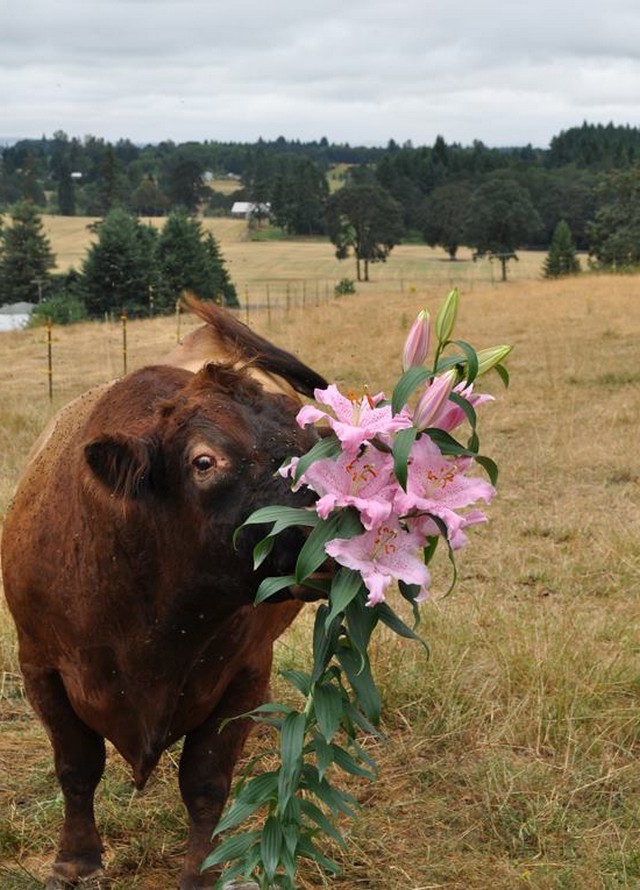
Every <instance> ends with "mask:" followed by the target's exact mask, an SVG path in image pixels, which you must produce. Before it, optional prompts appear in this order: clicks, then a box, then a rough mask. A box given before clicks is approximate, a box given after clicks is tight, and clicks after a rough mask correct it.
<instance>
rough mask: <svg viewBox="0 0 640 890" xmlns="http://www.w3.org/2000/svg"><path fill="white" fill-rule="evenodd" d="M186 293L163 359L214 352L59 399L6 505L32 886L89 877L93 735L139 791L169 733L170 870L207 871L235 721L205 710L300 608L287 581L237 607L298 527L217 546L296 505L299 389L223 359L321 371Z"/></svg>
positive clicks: (229, 700) (240, 686) (229, 711)
mask: <svg viewBox="0 0 640 890" xmlns="http://www.w3.org/2000/svg"><path fill="white" fill-rule="evenodd" d="M195 308H196V311H198V313H199V314H200V315H202V316H203V317H204V318H205V319H206V320H207V321H208V322H209V325H210V326H211V329H210V330H207V329H200V331H199V332H196V333H195V334H194V335H192V336H191V339H190V340H189V341H188V342H187V343H186V345H185V346H184V347H182V348H181V350H178V352H179V354H178V356H174V357H172V358H171V359H170V361H173V362H174V363H178V362H180V360H181V358H184V359H185V362H186V361H188V362H190V363H192V364H193V363H194V362H195V365H196V366H198V365H200V364H202V363H203V361H204V360H205V359H206V358H207V355H208V354H209V357H210V353H211V350H212V349H213V350H214V351H217V354H218V356H219V357H220V356H224V354H225V353H226V356H227V358H229V359H230V360H229V361H227V362H226V363H218V364H206V365H205V366H204V367H203V368H201V369H200V370H198V371H196V372H195V373H194V371H193V370H187V369H185V368H179V367H173V366H172V365H171V364H164V365H157V366H153V367H148V368H143V369H142V370H140V371H135V372H134V373H132V374H129V375H128V376H126V377H124V378H122V379H121V380H120V381H117V382H115V383H113V384H110V385H106V386H103V387H99V388H98V390H97V391H94V392H93V393H90V394H89V395H88V396H87V397H86V398H80V399H76V401H75V402H73V403H72V404H71V406H68V407H67V408H66V409H64V410H63V412H61V414H60V415H59V416H58V418H57V420H56V421H55V422H54V423H53V424H52V425H51V427H50V429H49V430H48V431H47V432H46V434H45V435H44V436H43V437H42V438H41V442H40V444H39V446H38V449H37V450H36V453H35V454H34V455H33V456H32V458H31V460H30V462H29V464H28V467H27V470H26V472H25V475H24V477H23V479H22V482H21V484H20V486H19V488H18V492H17V494H16V497H15V499H14V501H13V504H12V506H11V508H10V511H9V514H8V515H7V518H6V522H5V527H4V535H3V548H2V565H3V572H4V584H5V593H6V597H7V601H8V603H9V607H10V609H11V612H12V614H13V617H14V619H15V622H16V625H17V630H18V639H19V646H20V664H21V666H22V671H23V674H24V683H25V688H26V691H27V695H28V697H29V699H30V701H31V703H32V705H33V707H34V709H35V710H36V712H37V713H38V715H39V717H40V718H41V720H42V721H43V723H44V725H45V727H46V729H47V732H48V734H49V737H50V739H51V744H52V746H53V751H54V757H55V767H56V774H57V777H58V780H59V782H60V785H61V787H62V791H63V794H64V800H65V819H64V825H63V828H62V834H61V838H60V844H59V849H58V854H57V858H56V861H55V863H54V865H53V870H52V874H51V877H50V879H49V882H48V883H47V887H48V888H62V887H69V886H76V885H77V884H78V883H82V884H83V886H86V883H85V882H86V881H87V880H88V881H89V883H90V884H92V885H93V886H95V887H100V886H103V883H102V878H101V876H102V875H103V870H102V858H101V853H102V845H101V841H100V837H99V835H98V832H97V829H96V825H95V821H94V815H93V796H94V790H95V788H96V786H97V784H98V782H99V781H100V778H101V776H102V772H103V768H104V763H105V743H104V740H105V739H109V740H110V741H111V742H112V743H113V744H114V746H115V747H116V748H117V750H118V751H119V752H120V753H121V755H122V756H123V757H124V758H125V760H126V761H127V762H128V763H129V764H130V765H131V768H132V770H133V776H134V780H135V784H136V786H137V787H138V788H142V787H143V785H144V784H145V782H146V781H147V779H148V777H149V775H150V773H151V771H152V770H153V768H154V767H155V765H156V763H157V762H158V759H159V757H160V755H161V753H162V752H163V751H164V749H165V748H167V746H169V745H171V744H172V743H173V742H175V741H176V740H177V739H180V738H181V737H183V736H184V737H185V741H184V747H183V751H182V755H181V758H180V770H179V783H180V791H181V794H182V798H183V801H184V803H185V806H186V808H187V811H188V814H189V840H188V847H187V854H186V858H185V863H184V867H183V870H182V874H181V877H180V885H179V886H180V888H181V890H193V888H211V887H213V885H214V883H215V881H216V879H217V875H215V874H212V873H211V872H209V873H205V874H202V873H201V872H200V866H201V863H202V862H203V860H204V858H205V857H206V855H207V854H208V852H209V850H210V849H211V840H210V838H211V833H212V830H213V828H214V826H215V824H216V822H217V821H218V819H219V817H220V813H221V810H222V808H223V806H224V803H225V801H226V798H227V795H228V792H229V787H230V781H231V774H232V770H233V767H234V764H235V762H236V760H237V758H238V756H239V754H240V752H241V749H242V747H243V744H244V741H245V738H246V736H247V733H248V729H249V726H248V723H249V721H246V720H235V721H232V722H230V723H228V724H227V726H226V728H225V729H224V730H223V731H222V732H220V731H219V729H220V722H221V720H223V719H224V718H226V717H230V716H234V715H237V714H242V713H245V712H246V711H248V710H250V709H251V708H253V707H255V706H257V705H258V704H260V703H261V702H263V701H264V699H265V696H266V694H267V686H268V682H269V673H270V668H271V659H272V648H273V641H274V640H275V639H276V637H277V636H278V635H279V634H280V633H281V632H282V631H283V630H284V629H285V628H286V627H287V626H288V625H289V624H290V622H291V621H292V620H293V618H294V617H295V615H296V614H297V613H298V611H299V609H300V608H301V602H300V601H297V600H295V599H293V598H292V597H293V595H294V594H295V593H296V592H295V591H294V592H290V593H289V594H288V595H287V598H285V597H281V598H280V601H279V602H268V603H265V604H263V605H260V606H258V607H254V606H253V605H252V602H253V599H254V596H255V592H256V589H257V585H258V583H259V581H260V580H261V577H264V576H265V575H268V574H281V573H283V572H290V571H291V569H292V567H293V564H294V561H295V558H296V556H297V553H298V551H299V547H300V543H301V535H300V534H299V533H297V532H293V531H292V533H291V534H290V535H289V537H288V538H286V539H285V540H284V541H282V542H280V543H279V544H278V546H277V547H276V548H274V551H273V553H272V555H271V557H270V559H269V562H268V564H265V567H264V569H262V570H261V572H259V573H256V572H254V571H253V568H252V558H251V550H252V546H253V543H254V542H255V534H251V535H250V534H248V533H247V532H246V531H245V532H243V533H242V534H241V535H240V539H239V542H238V546H237V549H234V546H233V544H232V534H233V531H234V529H235V528H236V527H237V526H238V525H239V524H240V523H241V522H242V521H243V520H244V519H245V518H246V517H247V516H248V515H249V514H250V513H251V512H252V511H253V510H254V509H256V508H257V507H260V506H263V505H265V504H270V503H287V504H297V505H301V504H306V503H308V501H307V500H306V499H305V498H306V496H304V495H301V494H293V493H292V492H291V491H290V490H289V488H288V486H287V484H286V483H285V482H284V481H283V480H282V479H281V478H280V477H279V476H278V474H277V473H276V470H277V469H278V467H279V465H280V464H281V462H282V461H283V460H284V459H285V458H286V457H288V456H289V455H291V454H301V453H303V452H304V451H306V450H308V448H309V447H310V446H311V444H312V443H313V438H312V435H311V434H310V433H309V432H308V431H303V430H301V429H300V428H299V427H298V426H297V424H296V422H295V415H296V412H297V410H298V408H299V399H297V398H292V397H291V396H290V395H288V394H282V393H280V394H277V393H271V392H267V390H266V389H265V388H264V387H263V386H262V385H261V384H260V383H259V382H257V381H256V380H255V379H252V377H251V374H250V373H249V371H248V370H246V369H243V368H241V367H239V366H238V365H239V364H241V363H242V361H245V362H246V361H247V360H250V361H251V363H252V368H253V369H254V372H259V373H261V374H267V375H270V384H274V381H275V382H277V376H276V377H274V376H273V375H274V374H275V375H278V376H280V377H283V378H285V379H288V381H289V382H290V383H291V384H292V385H293V386H294V387H295V388H296V389H297V390H299V391H302V392H305V393H307V394H310V393H311V391H312V389H313V388H314V387H315V386H324V385H326V384H325V382H324V381H323V379H322V378H321V377H320V376H319V375H317V374H315V372H313V371H311V370H310V369H309V368H307V367H306V366H305V365H303V364H302V363H301V362H299V361H298V360H297V359H295V358H294V357H293V356H291V355H289V354H288V353H284V352H282V351H281V350H279V349H277V348H276V347H273V346H272V345H271V344H268V343H267V342H266V341H263V340H261V339H260V338H257V337H256V336H255V335H254V334H252V333H251V332H250V331H249V330H248V328H246V327H245V326H244V325H242V324H241V323H239V322H237V321H236V320H235V319H233V318H232V317H231V316H230V315H228V314H227V313H225V312H224V311H223V310H217V309H215V308H214V307H211V308H209V309H206V308H204V307H203V306H198V305H196V306H195ZM214 341H215V342H214ZM207 344H208V345H207ZM281 386H282V387H284V388H287V389H288V388H289V387H288V385H287V384H285V383H282V384H281ZM272 388H275V385H272Z"/></svg>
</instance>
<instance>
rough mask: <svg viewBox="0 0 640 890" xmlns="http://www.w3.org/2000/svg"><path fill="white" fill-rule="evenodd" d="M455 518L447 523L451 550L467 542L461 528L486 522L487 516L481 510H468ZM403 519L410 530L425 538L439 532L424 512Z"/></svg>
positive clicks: (457, 548)
mask: <svg viewBox="0 0 640 890" xmlns="http://www.w3.org/2000/svg"><path fill="white" fill-rule="evenodd" d="M457 520H458V521H457V522H456V521H455V520H453V521H450V522H449V524H448V525H447V540H448V541H449V545H450V547H451V549H452V550H460V549H461V548H462V547H464V546H465V545H466V544H467V543H468V541H469V539H468V537H467V535H466V534H465V533H464V531H463V529H465V528H468V527H469V526H470V525H478V523H481V522H487V516H486V514H485V513H483V512H482V510H470V511H469V512H468V513H464V514H463V515H462V516H461V515H459V514H457ZM404 521H405V522H406V524H407V527H408V528H409V529H411V531H417V532H419V534H421V535H422V536H423V538H425V539H426V538H435V537H438V535H439V534H440V529H439V528H438V526H437V525H436V524H435V522H434V521H433V519H432V518H431V516H428V515H425V514H424V513H422V514H418V515H416V516H408V517H406V518H405V520H404Z"/></svg>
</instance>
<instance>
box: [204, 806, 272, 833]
mask: <svg viewBox="0 0 640 890" xmlns="http://www.w3.org/2000/svg"><path fill="white" fill-rule="evenodd" d="M261 805H262V801H253V802H251V803H248V802H246V801H241V800H235V801H234V802H233V803H232V804H231V806H230V807H229V808H228V809H227V812H226V813H225V814H224V815H223V817H222V818H221V819H220V821H219V822H218V824H217V825H216V827H215V829H214V831H213V834H212V837H216V835H218V834H221V833H222V832H224V831H229V830H230V829H231V828H237V827H238V825H241V824H242V823H243V822H244V821H245V820H246V819H248V818H249V816H252V815H253V813H254V812H255V811H256V810H257V809H258V807H260V806H261Z"/></svg>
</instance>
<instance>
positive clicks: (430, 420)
mask: <svg viewBox="0 0 640 890" xmlns="http://www.w3.org/2000/svg"><path fill="white" fill-rule="evenodd" d="M457 379H458V372H457V371H456V370H454V369H453V368H452V369H451V370H450V371H447V372H446V373H445V374H440V375H439V376H438V377H434V379H433V380H432V381H431V384H430V385H429V386H428V387H427V388H426V389H425V391H424V392H423V394H422V395H421V396H420V399H419V400H418V404H417V405H416V410H415V411H414V412H413V425H414V427H415V428H416V429H418V430H426V429H427V427H429V426H433V425H434V422H435V421H436V420H437V419H438V415H439V414H440V413H441V411H442V409H443V408H444V406H445V405H446V403H447V399H448V398H449V395H450V393H451V390H452V389H453V387H454V386H455V385H456V380H457Z"/></svg>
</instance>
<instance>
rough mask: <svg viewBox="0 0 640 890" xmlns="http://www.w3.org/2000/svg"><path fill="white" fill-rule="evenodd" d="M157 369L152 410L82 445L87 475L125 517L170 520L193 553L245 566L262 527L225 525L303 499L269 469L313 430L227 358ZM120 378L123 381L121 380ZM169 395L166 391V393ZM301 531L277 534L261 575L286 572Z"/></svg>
mask: <svg viewBox="0 0 640 890" xmlns="http://www.w3.org/2000/svg"><path fill="white" fill-rule="evenodd" d="M150 371H155V372H157V375H158V387H157V391H156V394H155V397H154V395H153V394H152V393H150V400H151V401H153V410H149V411H148V413H147V414H146V415H145V416H142V417H138V418H136V419H135V422H133V423H132V425H131V428H130V429H114V430H110V431H108V432H105V433H103V434H101V435H99V436H97V437H95V438H93V439H92V440H91V441H90V442H89V443H88V444H87V445H86V446H85V458H86V461H87V464H88V466H89V468H90V471H91V474H92V476H93V478H94V479H97V480H98V483H99V487H100V488H101V489H102V492H103V494H104V495H107V496H108V497H109V498H110V499H111V501H112V503H113V505H114V509H118V508H119V509H120V510H122V511H124V512H126V513H127V514H128V515H129V516H130V517H131V521H134V520H135V517H136V516H138V517H140V516H143V517H146V520H144V521H149V522H150V523H151V524H152V527H153V528H159V527H165V528H166V527H167V526H168V525H169V524H171V523H173V524H174V525H175V528H176V535H177V538H178V539H181V538H183V537H184V536H185V532H186V534H187V535H190V536H191V537H192V538H193V539H194V541H196V540H197V542H198V543H199V552H200V553H202V554H203V559H204V558H206V554H207V552H209V553H213V552H215V553H216V555H217V558H218V559H220V558H223V559H225V560H231V561H232V562H233V563H234V564H235V565H236V569H235V571H237V561H240V563H241V564H242V566H243V567H248V569H250V568H251V550H252V547H253V545H254V543H255V542H256V541H257V540H258V539H259V538H260V537H261V536H262V533H263V531H264V530H263V529H260V528H252V529H250V530H249V529H247V530H243V532H242V534H241V535H240V536H239V538H238V542H237V549H236V550H235V551H234V550H233V545H232V536H233V532H234V530H235V529H236V528H237V527H238V526H239V525H240V524H241V523H242V522H243V521H244V520H245V519H246V518H247V517H248V516H249V515H250V514H251V513H252V512H253V511H254V510H256V509H257V508H259V507H262V506H266V505H269V504H285V505H296V506H302V505H308V504H310V503H311V501H312V496H311V495H310V493H309V492H298V493H293V492H292V491H291V489H290V485H289V483H288V482H287V481H285V480H284V479H282V478H281V476H280V475H279V474H278V469H279V467H280V466H281V465H282V463H283V462H284V461H285V459H286V458H288V457H291V456H293V455H300V454H303V453H304V452H305V451H307V450H308V449H309V448H310V447H311V446H312V444H313V442H314V434H313V433H312V432H310V431H308V430H302V429H300V427H299V426H298V424H297V423H296V421H295V417H296V414H297V412H298V410H299V407H300V405H299V403H298V402H297V401H295V400H294V399H292V398H290V397H289V396H286V395H274V394H271V393H267V392H265V391H264V390H263V388H262V387H261V386H260V385H259V384H258V383H256V382H255V381H254V380H252V379H251V377H250V376H249V375H248V374H247V373H246V372H242V371H238V370H236V369H233V368H232V367H231V366H229V365H208V366H206V367H205V368H203V369H202V370H201V371H199V372H198V373H197V374H195V375H194V374H190V373H189V372H187V371H182V370H179V369H173V368H171V369H170V368H156V369H146V371H145V372H140V373H145V374H146V375H147V380H148V378H149V373H150ZM123 383H124V381H123ZM169 392H170V394H169ZM302 541H303V537H302V533H301V532H298V531H296V530H291V531H290V532H289V533H284V534H282V535H280V536H279V537H278V541H277V543H276V547H275V548H274V550H273V553H272V556H271V558H270V561H268V562H267V563H266V564H265V568H264V573H266V574H287V573H290V572H291V571H292V569H293V566H294V564H295V558H296V557H297V553H298V552H299V549H300V546H301V544H302Z"/></svg>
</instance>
